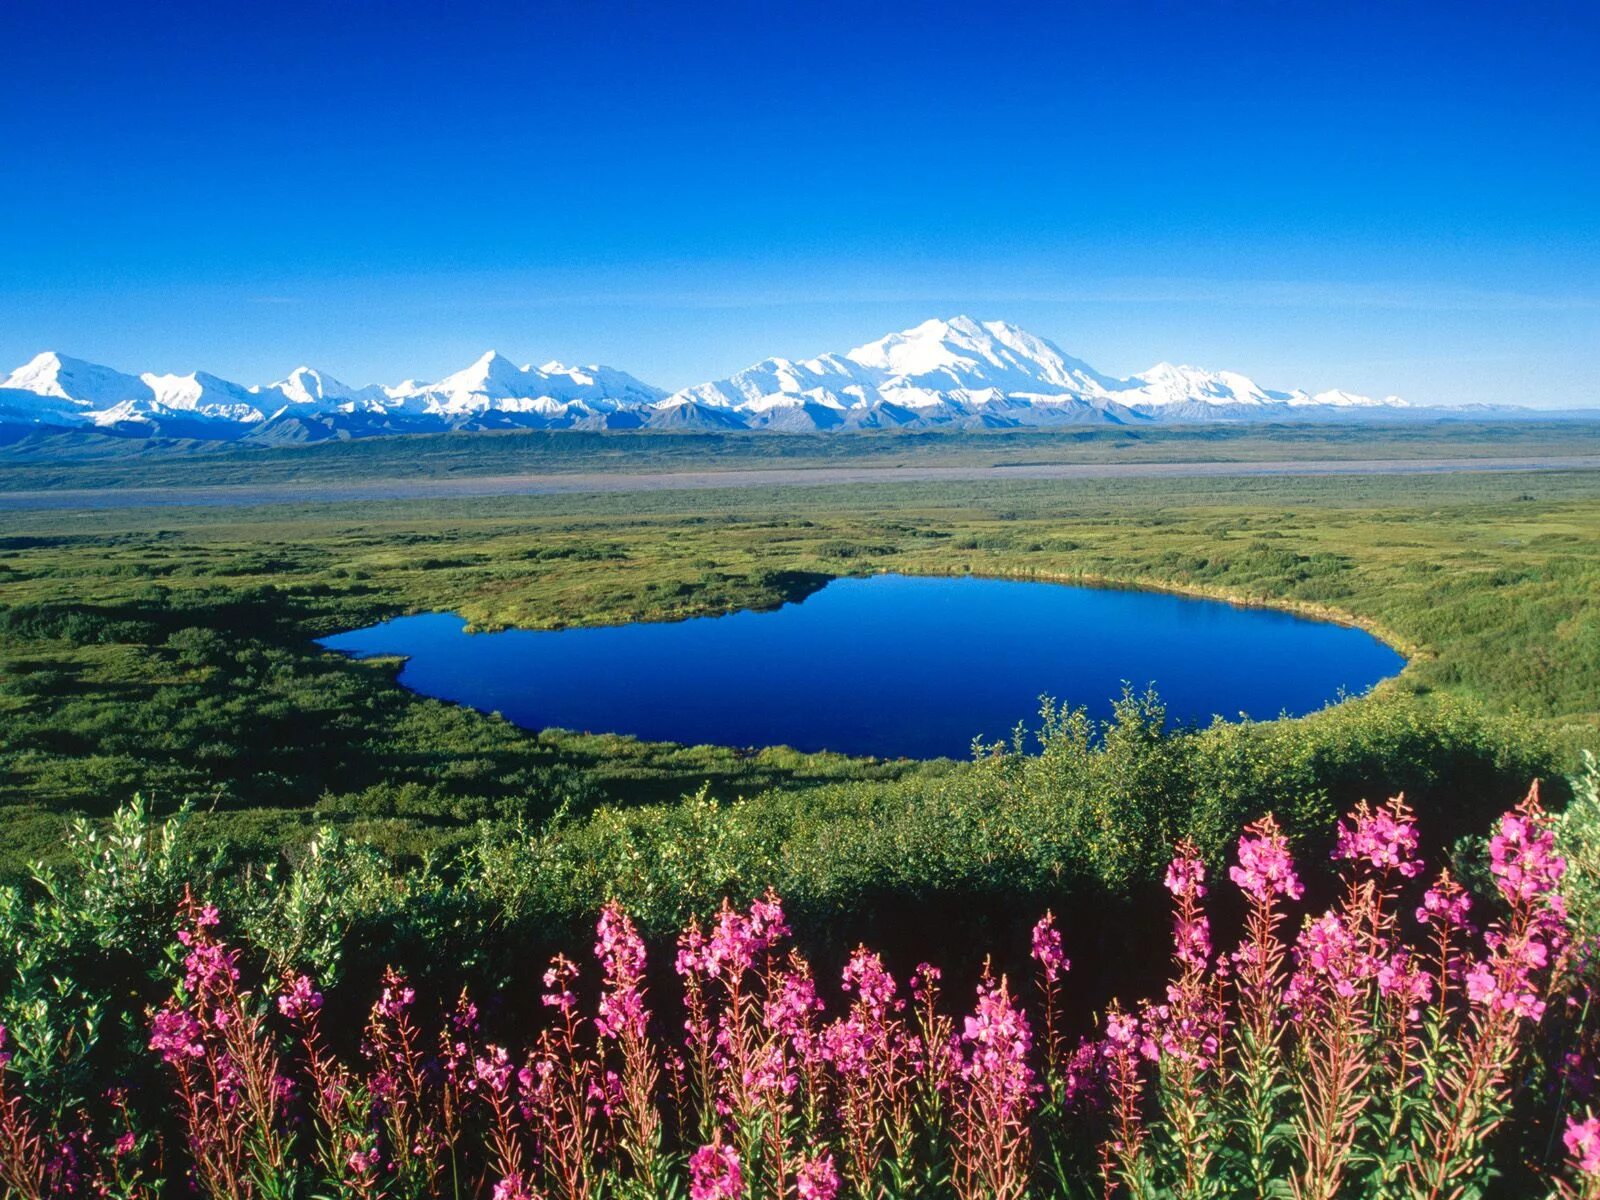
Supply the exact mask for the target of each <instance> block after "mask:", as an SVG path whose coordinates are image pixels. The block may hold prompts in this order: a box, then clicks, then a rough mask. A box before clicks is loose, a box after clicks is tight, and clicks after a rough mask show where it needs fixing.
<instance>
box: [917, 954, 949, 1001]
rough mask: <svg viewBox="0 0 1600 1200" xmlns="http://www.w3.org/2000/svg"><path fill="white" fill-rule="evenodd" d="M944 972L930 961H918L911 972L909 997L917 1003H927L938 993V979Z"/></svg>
mask: <svg viewBox="0 0 1600 1200" xmlns="http://www.w3.org/2000/svg"><path fill="white" fill-rule="evenodd" d="M943 978H944V972H942V971H940V970H939V968H938V967H936V966H933V965H932V964H931V963H918V964H917V965H916V968H915V969H914V970H913V971H912V972H911V998H912V999H913V1000H915V1001H916V1002H917V1003H918V1004H927V1003H929V1002H930V1001H931V1000H933V999H934V998H935V997H937V996H938V994H939V980H941V979H943Z"/></svg>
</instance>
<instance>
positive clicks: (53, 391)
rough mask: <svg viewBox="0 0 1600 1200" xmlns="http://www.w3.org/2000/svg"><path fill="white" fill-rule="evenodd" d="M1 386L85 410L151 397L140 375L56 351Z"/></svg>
mask: <svg viewBox="0 0 1600 1200" xmlns="http://www.w3.org/2000/svg"><path fill="white" fill-rule="evenodd" d="M0 387H5V388H13V389H15V390H17V391H21V392H32V393H33V394H34V395H36V396H50V397H53V398H55V399H58V400H67V401H70V402H72V403H73V404H77V405H81V406H83V407H84V408H110V407H111V406H113V405H116V404H121V403H122V402H124V401H127V400H148V399H150V398H151V393H150V389H149V388H148V387H147V386H145V384H144V383H143V382H142V381H141V380H140V379H139V378H138V377H137V376H134V375H124V374H123V373H122V372H121V371H116V370H113V369H112V368H110V367H103V366H101V365H100V364H99V363H92V362H85V361H84V360H83V359H81V358H70V357H68V356H67V355H65V354H58V353H56V352H55V351H54V350H46V351H45V352H44V353H43V354H37V355H35V356H34V357H33V358H31V359H30V360H29V361H28V362H26V363H24V364H23V365H22V366H20V367H18V368H17V369H16V370H15V371H13V372H11V374H10V375H9V376H7V377H6V379H5V380H4V381H3V382H0Z"/></svg>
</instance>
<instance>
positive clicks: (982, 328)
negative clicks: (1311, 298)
mask: <svg viewBox="0 0 1600 1200" xmlns="http://www.w3.org/2000/svg"><path fill="white" fill-rule="evenodd" d="M685 405H693V406H695V407H694V408H692V409H690V410H689V411H691V412H707V410H717V412H719V413H726V414H727V415H728V416H730V417H733V418H735V419H737V420H739V421H746V420H748V422H749V423H751V424H755V425H760V424H764V423H766V422H767V421H769V420H771V419H772V417H773V414H775V413H778V412H781V411H785V410H796V411H795V412H794V413H793V414H792V415H790V416H786V417H784V420H785V421H789V422H792V421H793V420H794V419H801V420H803V419H804V416H803V413H801V412H800V411H799V410H805V409H808V408H809V409H812V410H813V411H814V410H815V409H816V408H824V409H831V410H834V411H836V412H839V413H841V414H848V413H863V414H866V418H864V419H871V410H873V409H876V408H878V407H879V406H883V405H891V406H893V407H894V408H896V409H905V410H910V411H911V412H914V413H918V414H920V416H919V419H921V420H935V421H940V422H948V421H952V420H954V421H957V422H960V421H963V420H966V421H976V420H989V421H991V422H992V421H1002V422H1010V423H1021V424H1044V423H1049V422H1050V421H1052V420H1055V421H1059V420H1067V419H1106V420H1121V421H1141V420H1144V421H1148V420H1169V419H1178V420H1195V419H1201V420H1203V419H1207V418H1208V417H1209V416H1212V415H1215V416H1217V417H1226V418H1238V417H1241V416H1249V415H1252V414H1257V415H1260V416H1263V417H1270V416H1271V415H1272V414H1274V413H1280V414H1281V413H1287V412H1291V411H1302V412H1303V411H1305V410H1324V409H1326V410H1329V411H1333V410H1347V409H1348V410H1372V409H1403V408H1407V407H1408V406H1407V405H1406V403H1405V401H1403V400H1401V399H1400V398H1399V397H1397V396H1386V397H1384V398H1383V399H1381V400H1379V399H1374V398H1372V397H1370V396H1364V395H1358V394H1356V393H1354V392H1349V391H1344V390H1340V389H1329V390H1323V391H1319V392H1316V393H1315V394H1313V393H1311V392H1308V391H1305V390H1302V389H1295V390H1285V391H1278V390H1271V389H1268V388H1264V387H1262V386H1260V385H1259V384H1257V383H1256V382H1255V381H1254V380H1252V379H1250V378H1249V377H1248V376H1245V375H1241V374H1239V373H1237V372H1233V371H1210V370H1205V369H1202V368H1199V367H1193V366H1180V365H1175V364H1173V363H1168V362H1162V363H1158V364H1156V365H1155V366H1154V367H1151V368H1150V369H1149V370H1148V371H1144V372H1141V373H1140V374H1138V375H1133V376H1130V377H1129V378H1127V379H1117V378H1113V377H1111V376H1107V375H1103V374H1101V373H1100V372H1098V371H1096V370H1095V369H1094V368H1093V367H1091V366H1089V364H1088V363H1085V362H1083V361H1082V360H1080V359H1077V358H1073V357H1071V356H1070V355H1068V354H1066V353H1065V352H1064V351H1063V350H1061V348H1060V347H1058V346H1056V345H1055V344H1054V343H1053V342H1050V341H1048V340H1046V339H1044V338H1041V337H1038V336H1036V335H1034V334H1031V333H1028V332H1027V331H1026V330H1023V329H1020V328H1018V327H1017V326H1015V325H1010V324H1007V323H1006V322H1004V321H976V320H973V319H972V318H971V317H966V316H957V317H951V318H949V319H946V320H929V321H924V322H922V323H921V324H920V325H915V326H913V327H912V328H910V329H905V330H902V331H900V332H898V333H891V334H888V335H887V336H885V337H882V338H879V339H877V340H876V341H872V342H868V343H866V344H865V345H861V346H857V347H856V348H855V349H853V350H848V351H845V352H844V353H842V354H822V355H818V356H817V357H815V358H808V359H803V360H794V359H787V358H769V359H765V360H763V361H761V362H759V363H756V364H754V365H753V366H750V367H747V368H746V369H745V370H743V371H739V372H736V373H735V374H733V375H731V376H729V377H728V378H726V379H718V380H711V381H709V382H706V383H701V384H696V385H695V386H693V387H688V388H682V389H680V390H679V391H677V392H674V393H672V394H671V395H667V394H666V393H665V392H663V391H662V390H661V389H659V388H655V387H651V386H650V385H649V384H646V383H643V382H641V381H640V380H639V379H637V378H635V377H634V376H632V375H630V374H628V373H627V372H625V371H619V370H616V369H615V368H611V367H603V366H596V365H589V366H567V365H565V364H563V363H561V362H559V361H555V360H551V361H548V362H545V363H543V364H542V365H540V366H533V365H531V364H528V365H522V366H519V365H518V364H517V363H516V362H514V361H513V360H512V359H510V358H508V357H507V356H505V355H503V354H500V353H498V352H496V351H493V350H491V351H488V352H486V353H485V354H483V355H482V356H481V357H479V358H478V359H477V360H476V361H475V362H473V363H472V364H471V365H469V366H467V367H464V368H463V369H461V370H460V371H457V372H455V373H454V374H452V375H447V376H445V377H444V378H443V379H440V380H438V381H437V382H434V383H422V382H418V381H416V380H410V379H408V380H406V381H404V382H402V383H400V384H397V385H395V386H393V387H381V386H377V385H368V386H365V387H351V386H348V385H346V384H344V383H341V382H340V381H339V380H337V379H335V378H333V377H332V376H330V375H328V374H326V373H325V372H322V371H319V370H317V369H316V368H314V367H309V366H301V367H297V368H295V370H293V371H291V372H290V373H289V375H288V376H287V377H285V378H284V379H281V380H279V381H278V382H276V383H270V384H261V385H256V386H253V387H244V386H241V385H239V384H237V383H232V382H230V381H228V380H225V379H221V378H218V377H217V376H215V375H209V374H206V373H205V372H203V371H196V372H191V373H190V374H187V375H176V374H156V373H153V372H150V373H145V374H144V375H141V376H134V375H127V374H124V373H122V372H120V371H116V370H113V369H112V368H110V367H103V366H100V365H98V364H95V363H90V362H85V361H84V360H82V359H76V358H69V357H66V356H64V355H60V354H56V353H53V352H47V353H44V354H40V355H38V356H37V357H36V358H34V359H32V360H31V361H30V362H28V363H25V364H24V365H22V366H21V367H18V368H17V369H16V370H15V371H13V372H11V374H10V375H9V376H6V377H5V378H4V379H0V418H4V419H10V420H16V419H23V420H35V421H39V422H44V423H52V424H63V423H68V424H70V423H92V424H98V425H113V424H120V423H123V422H129V421H142V422H147V423H149V424H151V425H152V426H159V425H160V424H162V423H163V422H165V421H168V420H175V419H176V420H183V421H190V422H192V421H195V420H200V421H204V422H207V423H208V425H214V426H216V427H217V428H219V429H220V428H236V429H237V430H239V431H244V430H247V429H249V428H252V427H254V426H256V425H260V424H261V423H263V422H266V421H269V420H271V419H273V418H274V417H278V416H285V415H295V416H316V415H322V416H327V417H330V418H333V419H338V418H340V417H351V418H352V419H354V418H353V415H354V414H369V415H377V416H379V417H383V418H385V419H386V420H387V421H388V424H386V425H385V426H384V427H387V428H402V429H403V428H406V427H408V424H409V425H411V426H413V427H448V428H453V427H457V426H459V425H461V424H462V423H464V422H465V423H467V424H466V427H468V428H472V427H476V426H475V425H474V424H472V422H475V421H476V422H479V423H481V422H482V421H483V420H487V419H488V418H489V417H490V416H492V414H495V413H505V414H511V415H512V416H513V417H525V418H529V419H540V418H544V419H548V420H550V421H552V422H562V421H565V422H567V423H569V424H570V423H571V422H573V421H576V420H591V419H604V418H605V417H606V416H608V415H614V414H617V413H634V414H638V416H637V417H635V418H630V419H633V420H634V421H635V423H637V421H638V420H639V419H648V418H649V417H651V416H652V415H655V414H662V413H666V412H669V411H672V410H676V409H679V408H682V407H683V406H685ZM717 419H718V420H721V419H722V418H721V417H720V416H718V417H717ZM395 421H398V422H399V424H398V425H395V424H393V422H395ZM429 422H432V424H431V425H430V424H429ZM791 427H792V425H791Z"/></svg>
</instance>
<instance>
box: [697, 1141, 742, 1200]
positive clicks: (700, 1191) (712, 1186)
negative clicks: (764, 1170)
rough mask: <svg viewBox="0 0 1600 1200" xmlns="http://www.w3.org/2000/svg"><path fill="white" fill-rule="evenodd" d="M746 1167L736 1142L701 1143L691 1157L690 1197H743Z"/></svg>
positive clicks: (715, 1199) (712, 1199) (701, 1199)
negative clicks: (703, 1144) (737, 1151)
mask: <svg viewBox="0 0 1600 1200" xmlns="http://www.w3.org/2000/svg"><path fill="white" fill-rule="evenodd" d="M743 1194H744V1171H743V1169H742V1167H741V1166H740V1163H739V1155H738V1154H737V1153H735V1152H734V1149H733V1147H732V1146H724V1145H722V1144H720V1143H717V1144H714V1145H710V1146H701V1147H700V1149H698V1150H696V1151H695V1152H694V1154H693V1155H692V1156H691V1157H690V1159H689V1200H740V1197H741V1196H742V1195H743Z"/></svg>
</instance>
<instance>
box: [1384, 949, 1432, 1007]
mask: <svg viewBox="0 0 1600 1200" xmlns="http://www.w3.org/2000/svg"><path fill="white" fill-rule="evenodd" d="M1377 979H1378V992H1379V993H1380V994H1381V995H1383V996H1387V997H1388V998H1389V999H1391V1000H1397V1001H1401V1002H1403V1003H1405V1004H1407V1005H1408V1006H1409V1007H1410V1008H1411V1009H1412V1011H1415V1006H1417V1005H1419V1004H1426V1003H1427V1002H1428V1001H1429V1000H1432V999H1433V976H1431V975H1429V974H1426V973H1425V972H1424V971H1423V970H1422V968H1421V967H1419V966H1418V965H1417V962H1416V959H1415V958H1413V957H1412V955H1411V954H1410V952H1409V951H1406V950H1404V949H1399V948H1396V949H1395V950H1394V952H1393V953H1391V954H1390V955H1389V957H1388V958H1385V959H1383V960H1381V961H1380V962H1379V963H1378V969H1377Z"/></svg>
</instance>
